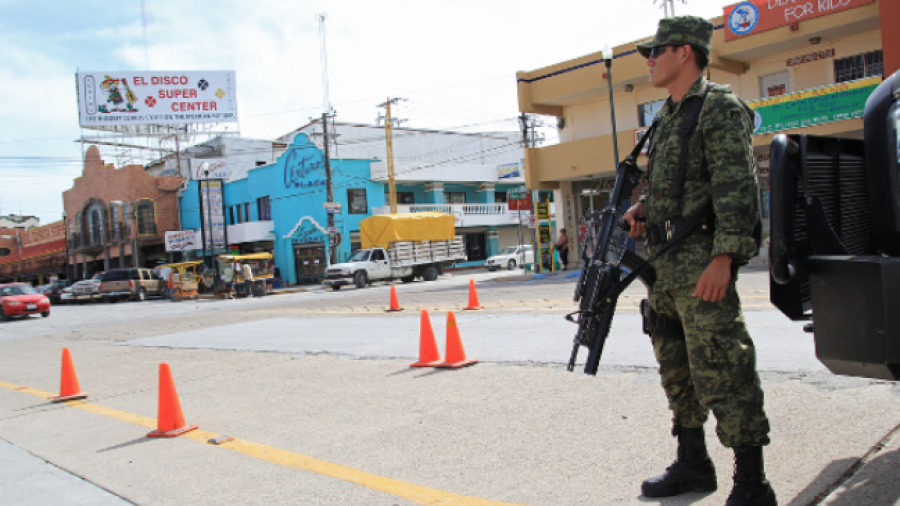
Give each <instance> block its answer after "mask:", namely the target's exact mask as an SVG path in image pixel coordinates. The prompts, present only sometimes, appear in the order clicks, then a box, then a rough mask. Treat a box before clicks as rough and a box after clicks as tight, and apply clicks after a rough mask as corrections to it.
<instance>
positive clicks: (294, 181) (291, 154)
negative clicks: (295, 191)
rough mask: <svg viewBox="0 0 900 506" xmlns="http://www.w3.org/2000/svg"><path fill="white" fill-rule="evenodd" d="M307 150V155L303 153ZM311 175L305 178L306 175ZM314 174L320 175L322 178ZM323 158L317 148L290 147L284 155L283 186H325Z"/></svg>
mask: <svg viewBox="0 0 900 506" xmlns="http://www.w3.org/2000/svg"><path fill="white" fill-rule="evenodd" d="M304 151H308V152H309V155H305V154H304ZM310 174H312V175H313V177H312V178H309V179H307V176H309V175H310ZM316 176H321V177H322V179H319V178H317V177H316ZM324 176H325V159H324V157H323V156H322V153H321V152H320V151H319V150H315V149H309V150H306V149H292V150H290V151H288V154H287V155H285V160H284V186H285V188H310V187H313V186H325V185H326V181H325V179H324Z"/></svg>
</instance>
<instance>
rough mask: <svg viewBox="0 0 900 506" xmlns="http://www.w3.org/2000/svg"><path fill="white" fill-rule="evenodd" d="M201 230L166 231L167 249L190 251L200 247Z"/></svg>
mask: <svg viewBox="0 0 900 506" xmlns="http://www.w3.org/2000/svg"><path fill="white" fill-rule="evenodd" d="M200 241H201V239H200V231H199V230H176V231H174V232H166V251H188V250H196V249H200Z"/></svg>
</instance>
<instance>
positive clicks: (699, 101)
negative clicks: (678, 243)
mask: <svg viewBox="0 0 900 506" xmlns="http://www.w3.org/2000/svg"><path fill="white" fill-rule="evenodd" d="M713 86H715V84H713V83H710V82H707V83H706V89H705V90H704V91H703V94H702V95H694V96H692V97H690V98H688V99H687V103H685V111H684V116H683V117H682V118H681V126H680V128H679V133H680V135H681V154H680V156H679V157H678V172H677V173H676V174H675V218H676V219H678V218H681V211H682V201H683V200H684V178H685V176H686V175H687V155H688V145H689V144H690V140H691V136H692V135H694V131H695V130H697V124H699V123H700V111H701V109H703V102H705V101H706V95H708V94H709V90H711V89H712V88H713Z"/></svg>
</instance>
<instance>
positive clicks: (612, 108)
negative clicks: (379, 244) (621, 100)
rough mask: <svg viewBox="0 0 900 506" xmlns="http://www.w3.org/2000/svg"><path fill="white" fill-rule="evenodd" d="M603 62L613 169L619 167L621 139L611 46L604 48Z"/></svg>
mask: <svg viewBox="0 0 900 506" xmlns="http://www.w3.org/2000/svg"><path fill="white" fill-rule="evenodd" d="M603 60H604V62H605V63H606V82H607V83H608V84H609V116H610V119H611V120H612V136H613V138H612V141H613V156H614V157H615V160H614V162H613V167H614V168H615V167H617V166H618V165H619V139H618V136H617V135H616V105H615V104H614V103H613V90H612V61H613V49H612V48H611V47H609V46H606V47H604V48H603Z"/></svg>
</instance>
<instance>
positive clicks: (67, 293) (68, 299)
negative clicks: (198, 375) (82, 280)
mask: <svg viewBox="0 0 900 506" xmlns="http://www.w3.org/2000/svg"><path fill="white" fill-rule="evenodd" d="M76 284H78V283H76ZM72 286H75V285H71V286H67V287H65V288H63V289H62V291H61V292H59V303H60V304H71V303H72V300H74V298H75V297H74V296H73V295H72Z"/></svg>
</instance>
